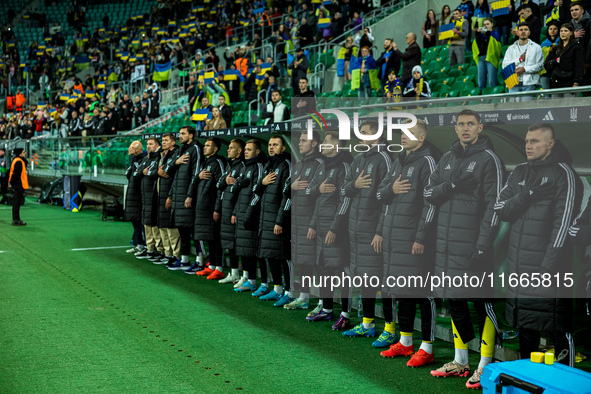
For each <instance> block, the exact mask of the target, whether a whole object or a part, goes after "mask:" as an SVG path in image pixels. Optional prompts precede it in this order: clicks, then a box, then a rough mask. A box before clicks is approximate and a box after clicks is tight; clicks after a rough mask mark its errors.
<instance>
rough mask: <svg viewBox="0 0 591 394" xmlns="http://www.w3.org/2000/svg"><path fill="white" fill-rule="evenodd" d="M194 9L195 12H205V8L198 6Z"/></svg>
mask: <svg viewBox="0 0 591 394" xmlns="http://www.w3.org/2000/svg"><path fill="white" fill-rule="evenodd" d="M196 8H197V12H203V11H204V10H205V7H203V6H202V5H198V6H197V7H196Z"/></svg>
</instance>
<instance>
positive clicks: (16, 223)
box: [12, 220, 27, 226]
mask: <svg viewBox="0 0 591 394" xmlns="http://www.w3.org/2000/svg"><path fill="white" fill-rule="evenodd" d="M12 225H13V226H26V225H27V223H25V222H23V221H22V220H15V221H13V222H12Z"/></svg>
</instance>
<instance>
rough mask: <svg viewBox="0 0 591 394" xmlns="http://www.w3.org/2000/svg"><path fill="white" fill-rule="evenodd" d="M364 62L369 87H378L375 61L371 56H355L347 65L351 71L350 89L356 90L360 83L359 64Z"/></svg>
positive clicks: (378, 81)
mask: <svg viewBox="0 0 591 394" xmlns="http://www.w3.org/2000/svg"><path fill="white" fill-rule="evenodd" d="M363 63H365V70H366V72H367V73H368V75H369V82H370V84H371V88H372V89H374V90H377V89H379V88H380V80H379V78H378V66H377V65H376V61H375V60H374V59H373V58H372V57H368V58H367V59H365V60H364V59H362V58H357V59H355V61H354V62H353V61H351V66H350V67H349V70H350V73H351V90H357V89H358V88H359V86H360V84H361V66H362V64H363Z"/></svg>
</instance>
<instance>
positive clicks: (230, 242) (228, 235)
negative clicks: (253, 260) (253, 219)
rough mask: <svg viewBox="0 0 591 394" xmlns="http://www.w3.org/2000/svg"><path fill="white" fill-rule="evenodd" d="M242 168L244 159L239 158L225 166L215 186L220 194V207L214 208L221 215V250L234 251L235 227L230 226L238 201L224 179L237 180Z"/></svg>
mask: <svg viewBox="0 0 591 394" xmlns="http://www.w3.org/2000/svg"><path fill="white" fill-rule="evenodd" d="M244 168H245V165H244V158H242V157H240V158H238V159H234V160H232V161H231V162H229V163H228V164H226V168H225V170H224V173H223V174H222V177H221V178H220V180H219V181H218V184H217V187H218V189H219V190H220V192H221V193H222V196H221V198H220V199H221V207H216V212H220V213H221V214H222V218H221V221H222V223H221V229H220V238H221V240H222V248H223V249H234V241H235V239H236V225H234V224H232V213H233V212H234V206H235V205H236V200H238V194H237V193H233V192H232V188H233V187H234V185H230V186H228V184H227V183H226V178H227V177H228V176H230V177H232V178H238V176H239V174H240V173H241V172H242V170H243V169H244Z"/></svg>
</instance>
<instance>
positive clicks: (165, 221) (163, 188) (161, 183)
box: [158, 145, 179, 228]
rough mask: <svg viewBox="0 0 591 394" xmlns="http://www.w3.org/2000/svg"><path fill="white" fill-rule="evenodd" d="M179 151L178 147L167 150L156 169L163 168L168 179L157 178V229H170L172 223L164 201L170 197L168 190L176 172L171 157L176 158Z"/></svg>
mask: <svg viewBox="0 0 591 394" xmlns="http://www.w3.org/2000/svg"><path fill="white" fill-rule="evenodd" d="M178 149H179V147H178V146H176V145H174V146H173V148H172V149H171V150H169V151H168V152H167V153H166V155H164V154H163V153H161V157H160V161H159V163H158V168H160V167H163V170H164V171H165V172H166V175H168V178H165V177H162V176H161V177H159V178H158V188H159V193H158V227H159V228H171V227H172V223H171V220H170V209H166V199H167V198H168V196H170V188H171V187H172V182H173V180H174V173H175V170H176V168H177V167H176V166H175V165H174V161H172V157H173V156H176V153H177V150H178Z"/></svg>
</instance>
